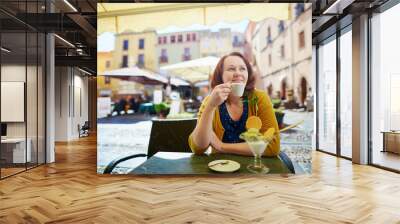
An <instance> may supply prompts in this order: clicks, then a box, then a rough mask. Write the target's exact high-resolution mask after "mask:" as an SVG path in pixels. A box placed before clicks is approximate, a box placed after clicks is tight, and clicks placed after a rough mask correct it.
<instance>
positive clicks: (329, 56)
mask: <svg viewBox="0 0 400 224" xmlns="http://www.w3.org/2000/svg"><path fill="white" fill-rule="evenodd" d="M318 65H319V67H318V68H319V69H318V101H319V102H318V104H317V105H318V119H319V120H318V137H319V138H318V144H319V145H318V146H319V149H321V150H324V151H327V152H331V153H336V40H335V39H334V40H332V41H330V42H328V43H326V44H324V45H320V46H319V48H318Z"/></svg>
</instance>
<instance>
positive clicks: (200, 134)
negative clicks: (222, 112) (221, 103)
mask: <svg viewBox="0 0 400 224" xmlns="http://www.w3.org/2000/svg"><path fill="white" fill-rule="evenodd" d="M214 111H215V107H212V106H209V105H207V106H206V107H205V108H204V111H203V113H202V114H201V117H200V118H199V120H198V121H197V125H196V128H195V129H194V130H193V133H192V138H193V141H194V143H195V144H196V145H197V146H198V147H200V148H207V147H208V146H209V145H210V142H211V134H212V133H213V130H212V120H213V117H214Z"/></svg>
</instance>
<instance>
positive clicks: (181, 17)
mask: <svg viewBox="0 0 400 224" xmlns="http://www.w3.org/2000/svg"><path fill="white" fill-rule="evenodd" d="M97 12H98V14H97V18H98V22H97V24H101V25H99V26H98V27H97V34H98V35H100V34H102V33H103V32H114V33H121V32H123V31H125V30H133V31H135V32H142V31H143V30H146V29H156V30H159V29H163V28H166V27H168V26H171V25H176V26H179V27H186V26H190V25H192V24H202V25H206V26H210V25H214V24H216V23H218V22H222V21H225V22H229V23H235V22H239V21H242V20H245V19H248V20H251V21H254V22H258V21H261V20H263V19H265V18H276V19H279V20H288V19H290V14H291V13H290V9H289V4H288V3H274V4H266V3H250V4H248V3H247V4H244V3H169V4H166V3H135V4H131V3H99V4H97Z"/></svg>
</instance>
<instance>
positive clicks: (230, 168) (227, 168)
mask: <svg viewBox="0 0 400 224" xmlns="http://www.w3.org/2000/svg"><path fill="white" fill-rule="evenodd" d="M208 168H210V169H211V170H214V171H216V172H222V173H231V172H235V171H237V170H239V169H240V164H239V163H238V162H236V161H232V160H226V159H221V160H214V161H211V162H209V163H208Z"/></svg>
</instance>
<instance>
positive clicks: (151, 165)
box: [130, 152, 304, 175]
mask: <svg viewBox="0 0 400 224" xmlns="http://www.w3.org/2000/svg"><path fill="white" fill-rule="evenodd" d="M219 159H229V160H233V161H236V162H238V163H240V169H239V170H238V171H236V172H234V173H219V172H215V171H212V170H210V169H209V168H208V163H209V162H211V161H213V160H219ZM253 162H254V157H252V156H239V155H229V154H210V155H194V154H193V153H185V152H158V153H156V154H155V155H154V156H152V157H151V158H149V159H148V160H147V161H145V162H144V163H143V164H141V165H140V166H138V167H136V168H135V169H134V170H132V171H131V172H130V174H136V175H144V174H153V175H164V174H169V175H173V174H179V175H182V174H183V175H204V174H208V175H213V174H214V175H224V174H225V175H226V174H230V175H238V174H252V173H251V172H249V171H248V170H247V165H249V164H250V163H253ZM262 162H263V164H264V165H266V166H267V167H268V168H269V169H270V171H269V173H268V174H290V170H289V169H288V168H287V167H286V165H285V164H284V163H283V162H282V160H281V159H280V158H279V157H262ZM293 165H294V167H295V172H296V174H297V173H304V171H303V170H302V168H301V167H300V166H298V165H297V164H295V163H294V164H293Z"/></svg>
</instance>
